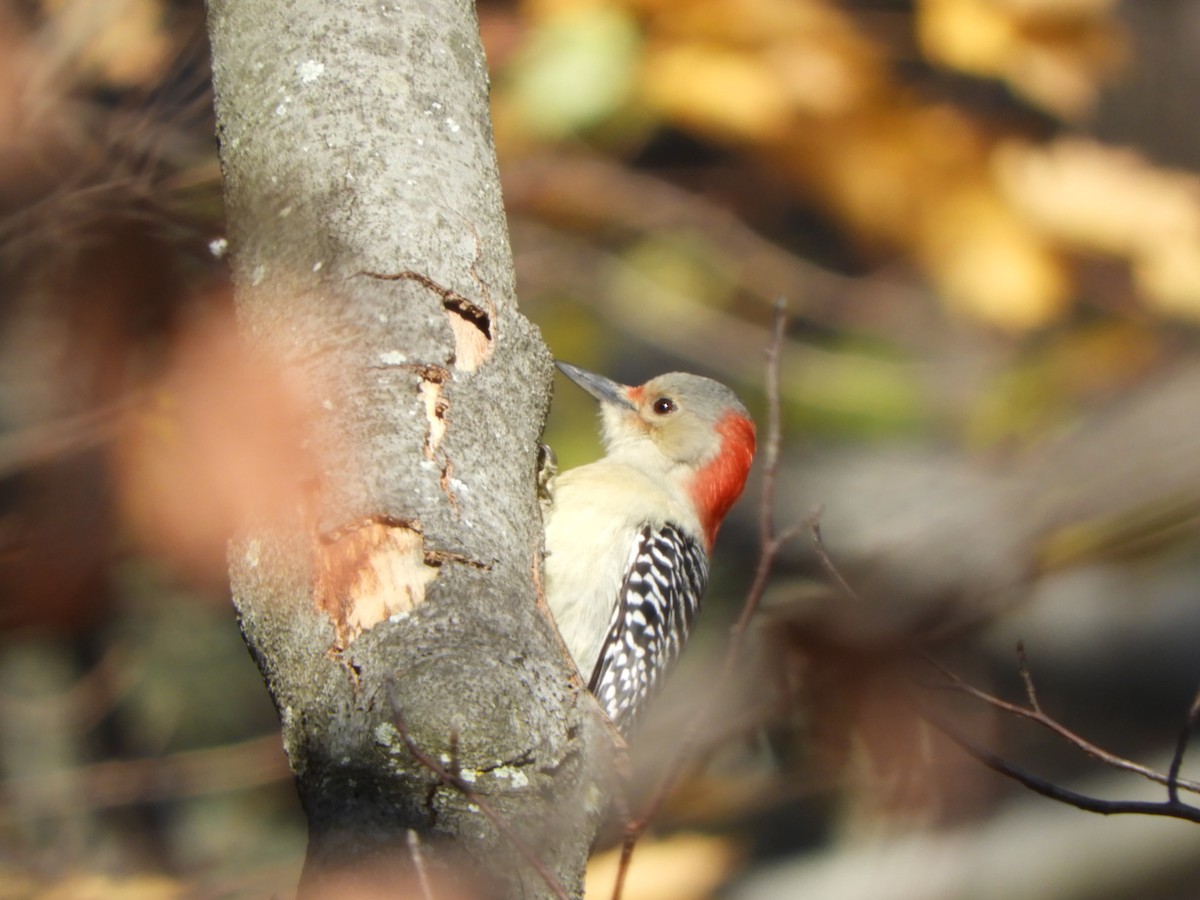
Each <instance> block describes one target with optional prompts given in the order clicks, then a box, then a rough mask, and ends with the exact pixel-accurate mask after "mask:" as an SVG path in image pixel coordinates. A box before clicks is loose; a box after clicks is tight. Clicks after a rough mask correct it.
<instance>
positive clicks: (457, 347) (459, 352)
mask: <svg viewBox="0 0 1200 900" xmlns="http://www.w3.org/2000/svg"><path fill="white" fill-rule="evenodd" d="M358 274H360V275H366V276H367V277H368V278H374V279H376V280H377V281H415V282H416V283H417V284H419V285H421V287H423V288H425V289H426V290H429V291H432V292H433V293H435V294H437V295H438V296H439V297H441V298H442V309H443V310H444V311H445V313H446V320H447V322H448V323H449V325H450V332H451V334H453V336H454V352H453V354H451V357H450V359H449V360H448V362H449V363H450V364H451V365H452V366H454V368H455V369H458V370H459V371H461V372H474V371H475V370H476V369H478V368H479V367H480V366H481V365H483V364H484V363H485V362H487V360H488V358H489V357H490V356H491V355H492V318H493V316H494V314H495V309H494V308H493V304H492V303H490V302H487V301H485V303H487V308H486V309H485V308H484V306H483V305H481V304H479V303H476V302H475V301H474V300H471V299H470V298H469V297H465V296H463V295H462V294H460V293H459V292H458V291H455V290H452V289H451V288H448V287H443V286H442V285H440V284H438V283H437V282H436V281H434V280H433V279H432V278H430V277H429V276H428V275H425V274H423V273H421V272H414V271H413V270H412V269H405V270H404V271H403V272H359V273H358ZM476 280H478V278H476Z"/></svg>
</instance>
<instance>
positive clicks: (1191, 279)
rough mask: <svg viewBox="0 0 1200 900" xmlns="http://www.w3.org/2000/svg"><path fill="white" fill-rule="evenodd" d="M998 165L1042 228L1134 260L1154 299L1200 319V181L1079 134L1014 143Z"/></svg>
mask: <svg viewBox="0 0 1200 900" xmlns="http://www.w3.org/2000/svg"><path fill="white" fill-rule="evenodd" d="M993 163H994V166H993V168H994V171H995V173H996V183H997V185H998V186H999V187H1000V188H1001V190H1002V191H1003V192H1004V194H1005V196H1006V197H1007V198H1008V199H1009V201H1010V202H1011V203H1012V204H1013V205H1014V207H1016V208H1017V209H1018V210H1019V211H1020V213H1021V214H1022V216H1024V217H1025V218H1026V219H1027V220H1028V221H1030V222H1031V223H1033V224H1034V225H1035V226H1036V227H1037V228H1038V229H1040V230H1041V231H1042V232H1043V233H1045V234H1047V235H1048V236H1050V237H1052V238H1053V239H1054V240H1056V241H1058V242H1060V243H1064V244H1069V245H1071V246H1074V247H1078V248H1082V249H1085V250H1088V251H1091V252H1094V253H1102V254H1106V255H1109V256H1113V257H1116V258H1118V259H1123V260H1125V261H1127V262H1128V263H1129V265H1130V267H1131V274H1132V276H1133V280H1134V284H1135V286H1136V287H1137V288H1138V291H1139V293H1140V294H1141V295H1142V296H1143V297H1144V298H1145V299H1146V301H1147V302H1149V303H1151V304H1152V305H1154V306H1156V307H1157V308H1158V309H1160V310H1162V311H1164V312H1167V313H1170V314H1173V315H1184V316H1188V317H1189V318H1195V317H1197V316H1200V178H1197V176H1195V175H1193V174H1192V173H1190V172H1181V171H1174V170H1170V169H1163V168H1159V167H1156V166H1154V165H1152V164H1151V163H1149V162H1147V161H1146V160H1145V159H1143V158H1142V157H1141V156H1139V155H1138V154H1137V153H1135V152H1133V151H1131V150H1122V149H1115V148H1112V147H1106V146H1104V145H1102V144H1098V143H1095V142H1093V141H1088V140H1084V139H1080V138H1064V139H1060V140H1058V141H1055V142H1054V143H1052V144H1050V145H1049V146H1047V147H1037V146H1033V145H1029V144H1025V143H1018V142H1010V143H1008V144H1005V145H1002V146H1001V147H999V148H997V150H996V152H995V154H994V157H993Z"/></svg>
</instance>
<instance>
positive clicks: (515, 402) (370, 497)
mask: <svg viewBox="0 0 1200 900" xmlns="http://www.w3.org/2000/svg"><path fill="white" fill-rule="evenodd" d="M209 31H210V38H211V42H212V51H213V79H214V86H215V95H216V109H217V117H218V127H219V138H220V145H221V162H222V167H223V172H224V178H225V198H226V215H227V222H228V236H229V241H230V249H231V254H232V265H233V273H234V279H235V286H236V295H237V306H238V312H239V318H240V322H241V327H242V330H243V333H244V335H245V336H246V338H247V340H248V342H249V344H250V345H251V347H252V348H253V349H254V351H255V352H259V353H263V354H266V353H268V352H269V353H272V354H278V355H279V356H280V357H282V358H283V359H284V360H285V363H286V368H287V371H288V373H289V374H290V375H291V376H293V379H294V380H295V381H296V382H297V383H300V384H304V385H307V386H308V388H307V394H308V396H307V399H308V400H309V401H310V405H311V407H312V409H313V414H312V416H311V417H310V420H309V422H308V423H307V424H308V428H307V433H306V436H305V439H306V442H307V449H308V451H309V452H310V453H311V456H312V458H313V459H314V460H315V462H314V465H313V471H312V472H311V473H307V476H308V477H307V479H306V481H307V485H308V493H307V495H306V501H305V503H304V504H302V507H303V508H302V509H301V510H299V511H297V512H296V513H295V515H293V516H291V517H290V518H289V521H287V522H282V523H281V522H279V521H270V522H267V521H264V522H260V523H258V524H256V525H254V526H252V527H250V528H248V529H247V531H246V533H245V534H243V535H242V536H240V537H239V538H238V539H237V540H236V541H234V543H233V544H232V546H231V552H230V568H231V581H232V585H233V594H234V600H235V603H236V605H237V609H238V612H239V615H240V617H241V622H242V627H243V632H244V634H245V636H246V640H247V642H248V644H249V646H250V648H251V652H252V653H253V655H254V657H255V659H256V660H257V661H258V663H259V666H260V668H261V670H262V672H263V675H264V678H265V680H266V682H267V686H268V689H269V690H270V692H271V695H272V697H273V698H274V700H275V703H276V705H277V707H278V709H279V711H280V718H281V720H282V723H283V739H284V745H285V748H286V749H287V752H288V756H289V759H290V761H291V765H292V768H293V770H294V772H295V774H296V781H297V786H298V790H299V793H300V797H301V800H302V803H303V807H304V810H305V813H306V815H307V817H308V823H309V850H308V857H307V861H306V865H305V872H304V876H303V878H302V882H301V888H302V892H304V891H307V892H309V893H319V892H321V890H322V888H323V887H324V886H330V885H332V884H333V882H332V881H331V879H334V878H335V877H336V876H337V875H338V873H342V874H345V873H346V872H348V871H353V872H355V873H357V875H358V876H362V877H368V878H369V877H371V876H372V873H374V874H375V875H378V876H379V877H381V878H382V877H385V874H384V873H386V877H387V878H392V877H394V876H395V874H396V871H397V869H400V870H403V869H404V868H405V866H406V865H408V863H410V862H411V861H412V859H413V858H414V853H413V851H412V846H411V843H410V841H411V836H410V835H409V830H410V829H412V830H414V831H415V832H417V833H419V834H420V835H421V836H422V840H421V846H422V848H423V850H422V857H423V858H424V859H425V860H426V862H429V863H430V865H432V866H434V867H435V868H437V867H439V866H440V867H441V868H442V869H443V870H449V869H451V868H458V867H459V861H460V860H469V861H471V867H472V868H473V869H474V877H477V878H485V879H486V880H487V884H488V889H489V890H498V891H499V893H501V894H502V895H505V896H531V897H536V896H544V895H548V894H550V893H551V889H550V887H549V886H548V884H547V881H546V879H545V878H544V877H543V876H542V875H539V874H538V873H537V872H536V870H535V868H534V867H533V866H532V865H531V863H530V862H529V860H528V859H526V858H525V857H524V856H522V854H521V852H519V851H518V849H517V847H516V845H515V843H514V841H513V840H512V835H511V834H506V833H505V830H506V829H505V828H498V827H497V826H496V825H495V824H494V823H493V822H492V821H491V820H490V819H489V818H488V817H486V816H484V815H482V814H481V812H480V811H479V809H478V807H477V806H476V805H475V804H474V803H472V802H471V798H470V797H468V796H466V795H464V793H463V792H461V791H459V790H457V789H455V788H454V787H452V786H449V785H447V784H444V783H443V782H442V781H440V780H439V778H438V777H437V775H436V774H434V772H433V771H431V769H430V768H429V767H428V766H427V765H424V764H422V763H421V762H420V761H419V760H418V759H417V758H416V757H414V755H413V754H412V753H410V752H409V751H408V749H407V748H406V746H405V743H404V741H403V740H402V736H401V734H400V730H399V727H400V724H401V723H402V724H403V726H404V727H406V728H407V731H408V733H409V734H410V735H411V738H412V740H413V741H414V742H415V744H416V745H417V747H418V748H419V749H420V750H422V751H423V752H425V753H427V754H428V755H429V756H430V757H432V758H434V759H435V760H441V761H442V762H443V763H445V764H447V765H448V766H449V767H457V768H458V769H460V770H461V771H462V773H463V774H464V775H465V776H466V777H468V778H469V779H471V780H473V781H474V784H475V787H476V790H477V791H478V793H479V795H480V796H482V797H484V798H486V801H487V803H488V804H489V805H490V806H491V807H494V808H495V810H496V811H497V812H498V813H499V814H500V815H501V816H502V817H503V820H504V822H505V824H506V826H507V829H508V830H511V831H512V832H513V833H515V834H516V835H518V836H519V838H520V839H521V840H522V841H523V842H524V843H525V844H527V845H528V847H529V848H530V849H531V850H532V852H533V853H535V854H536V855H537V857H538V858H539V859H540V860H541V862H543V863H544V864H545V866H546V867H547V868H548V869H549V870H550V871H551V872H553V873H554V875H555V876H556V877H557V878H558V879H559V880H560V881H561V882H562V884H563V885H565V887H566V888H567V890H568V891H569V892H572V893H578V892H580V891H581V884H582V882H581V879H582V871H583V866H584V863H585V861H586V856H587V851H588V845H589V843H590V840H591V837H592V835H593V832H594V828H595V825H596V822H595V819H596V815H595V813H596V807H597V805H598V804H597V803H596V801H592V802H591V803H590V804H589V803H588V801H587V798H588V797H589V796H593V795H594V791H592V786H593V781H594V777H595V767H594V766H592V765H591V762H592V759H593V757H594V755H595V754H596V752H597V750H596V748H597V747H599V746H601V745H602V744H603V743H604V741H603V738H597V735H596V730H595V725H594V722H593V716H592V715H591V713H590V709H591V705H590V700H589V699H588V698H587V697H586V695H583V694H581V693H580V691H579V690H578V686H577V683H573V682H572V680H571V672H570V670H569V668H568V666H567V663H566V661H565V660H564V659H563V658H562V656H561V654H560V652H559V650H558V649H557V644H556V643H555V638H554V635H553V631H552V627H551V626H550V625H549V623H548V622H547V620H546V619H545V617H544V616H543V615H541V614H540V613H539V611H538V608H537V605H536V602H535V601H536V598H537V590H538V588H537V582H536V578H535V572H536V567H537V564H538V559H539V554H540V551H541V541H542V531H541V521H540V516H539V512H538V508H537V502H536V495H535V474H536V462H535V457H536V442H537V439H538V435H539V432H540V430H541V426H542V422H543V419H544V416H545V411H546V407H547V403H548V396H549V385H550V358H549V354H548V352H547V350H546V348H545V345H544V344H543V343H542V341H541V339H540V336H539V335H538V333H537V330H536V329H535V328H534V327H533V326H532V325H531V324H530V323H529V322H528V321H527V320H526V319H524V318H523V317H522V316H521V315H520V314H519V313H518V311H517V305H516V301H515V297H514V290H513V274H512V260H511V251H510V249H509V246H508V237H507V230H506V225H505V220H504V212H503V208H502V205H501V198H500V191H499V181H498V177H497V171H496V162H495V156H494V150H493V146H492V139H491V128H490V122H489V119H488V109H487V83H486V78H487V75H486V68H485V65H484V57H483V51H482V47H481V45H480V41H479V32H478V26H477V23H476V20H475V14H474V8H473V6H472V5H471V4H470V3H469V2H467V0H431V2H417V0H408V2H398V3H387V2H384V3H380V2H367V0H354V2H338V3H330V2H327V0H293V2H284V0H209ZM368 273H375V274H368Z"/></svg>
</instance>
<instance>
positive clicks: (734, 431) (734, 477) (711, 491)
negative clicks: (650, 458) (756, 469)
mask: <svg viewBox="0 0 1200 900" xmlns="http://www.w3.org/2000/svg"><path fill="white" fill-rule="evenodd" d="M717 433H718V434H719V435H721V451H720V452H719V453H718V454H717V455H716V456H715V457H714V458H713V460H712V462H710V463H709V464H708V465H706V466H705V467H704V468H703V469H701V470H700V471H699V472H697V473H696V478H695V480H693V481H692V487H691V495H692V500H693V501H694V502H695V504H696V509H697V511H698V512H699V513H700V524H701V526H702V527H703V528H704V543H705V544H706V546H707V548H708V550H710V551H711V550H712V546H713V542H714V541H716V539H717V529H719V528H720V527H721V520H722V519H724V518H725V513H727V512H729V507H731V506H733V504H734V501H736V500H737V498H738V497H739V496H741V493H742V488H744V487H745V486H746V476H747V475H749V474H750V463H751V462H753V461H754V448H755V439H754V423H753V422H751V421H750V420H749V419H747V418H746V417H745V416H743V415H739V414H738V413H734V412H730V413H726V414H725V416H724V418H722V419H721V421H719V422H718V423H717Z"/></svg>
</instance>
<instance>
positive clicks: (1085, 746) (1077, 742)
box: [924, 654, 1200, 793]
mask: <svg viewBox="0 0 1200 900" xmlns="http://www.w3.org/2000/svg"><path fill="white" fill-rule="evenodd" d="M924 657H925V660H926V661H927V662H928V663H929V664H930V665H931V666H933V667H934V668H935V669H937V670H938V672H939V673H940V674H941V675H942V677H943V678H945V679H946V682H945V683H944V684H940V685H929V686H930V687H937V688H943V689H949V690H954V691H958V692H960V693H963V694H966V695H967V696H969V697H974V698H975V699H976V700H979V701H981V702H983V703H985V704H987V705H988V706H990V707H992V708H993V709H997V710H1000V711H1001V712H1003V713H1007V714H1008V715H1012V716H1016V717H1018V718H1022V719H1028V720H1029V721H1031V722H1036V723H1037V724H1038V725H1040V726H1042V727H1043V728H1045V729H1047V730H1048V731H1051V732H1053V733H1054V734H1056V735H1057V736H1058V737H1060V738H1062V739H1063V740H1064V741H1066V742H1067V743H1068V744H1070V745H1071V746H1073V747H1075V748H1076V749H1078V750H1080V751H1082V752H1083V753H1086V754H1087V755H1088V756H1090V757H1092V758H1093V759H1095V760H1098V761H1099V762H1101V763H1104V764H1105V765H1106V766H1109V767H1111V768H1114V769H1119V770H1121V771H1124V772H1130V773H1132V774H1134V775H1140V776H1141V777H1143V778H1145V779H1147V780H1149V781H1153V782H1155V783H1156V784H1162V785H1165V786H1166V787H1167V788H1168V790H1170V787H1171V784H1172V783H1174V784H1175V785H1176V786H1177V787H1179V788H1182V789H1183V790H1186V791H1191V792H1192V793H1200V783H1197V782H1194V781H1188V780H1185V779H1181V778H1179V777H1178V774H1179V773H1178V770H1177V769H1176V771H1175V778H1174V779H1172V777H1171V775H1170V774H1163V773H1162V772H1159V771H1156V770H1155V769H1151V768H1150V767H1148V766H1143V765H1141V764H1140V763H1136V762H1134V761H1133V760H1130V759H1126V758H1125V757H1123V756H1117V755H1116V754H1115V753H1110V752H1109V751H1107V750H1105V749H1104V748H1103V747H1098V746H1096V745H1095V744H1093V743H1092V742H1091V741H1089V740H1087V739H1086V738H1083V737H1081V736H1080V735H1078V734H1076V733H1075V732H1074V731H1071V729H1069V728H1067V727H1066V726H1065V725H1063V724H1062V723H1061V722H1059V721H1058V720H1056V719H1054V718H1052V717H1051V716H1048V715H1046V714H1045V713H1044V712H1043V711H1042V710H1041V708H1040V707H1039V708H1033V709H1031V708H1029V707H1026V706H1020V705H1018V704H1016V703H1010V702H1009V701H1007V700H1002V699H1001V698H999V697H997V696H995V695H993V694H989V693H988V692H987V691H984V690H980V689H979V688H977V687H975V686H974V685H972V684H970V683H968V682H966V681H964V680H963V679H962V678H960V677H959V676H958V675H956V674H955V673H954V672H952V671H950V670H949V669H948V668H946V667H945V666H944V665H942V664H941V663H940V662H938V661H937V660H936V659H934V658H933V657H932V656H930V655H929V654H925V655H924ZM1195 708H1196V706H1195V704H1193V709H1195ZM1196 716H1200V711H1197V713H1196V714H1195V715H1189V717H1188V722H1189V726H1188V727H1187V728H1186V729H1185V731H1184V734H1183V735H1181V736H1180V741H1181V743H1182V744H1183V745H1184V746H1186V744H1187V740H1186V737H1187V736H1190V734H1191V731H1192V729H1193V728H1194V727H1195V719H1196ZM1176 753H1177V755H1178V758H1179V760H1180V762H1181V763H1182V759H1183V756H1182V753H1180V752H1179V750H1178V749H1177V750H1176Z"/></svg>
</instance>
